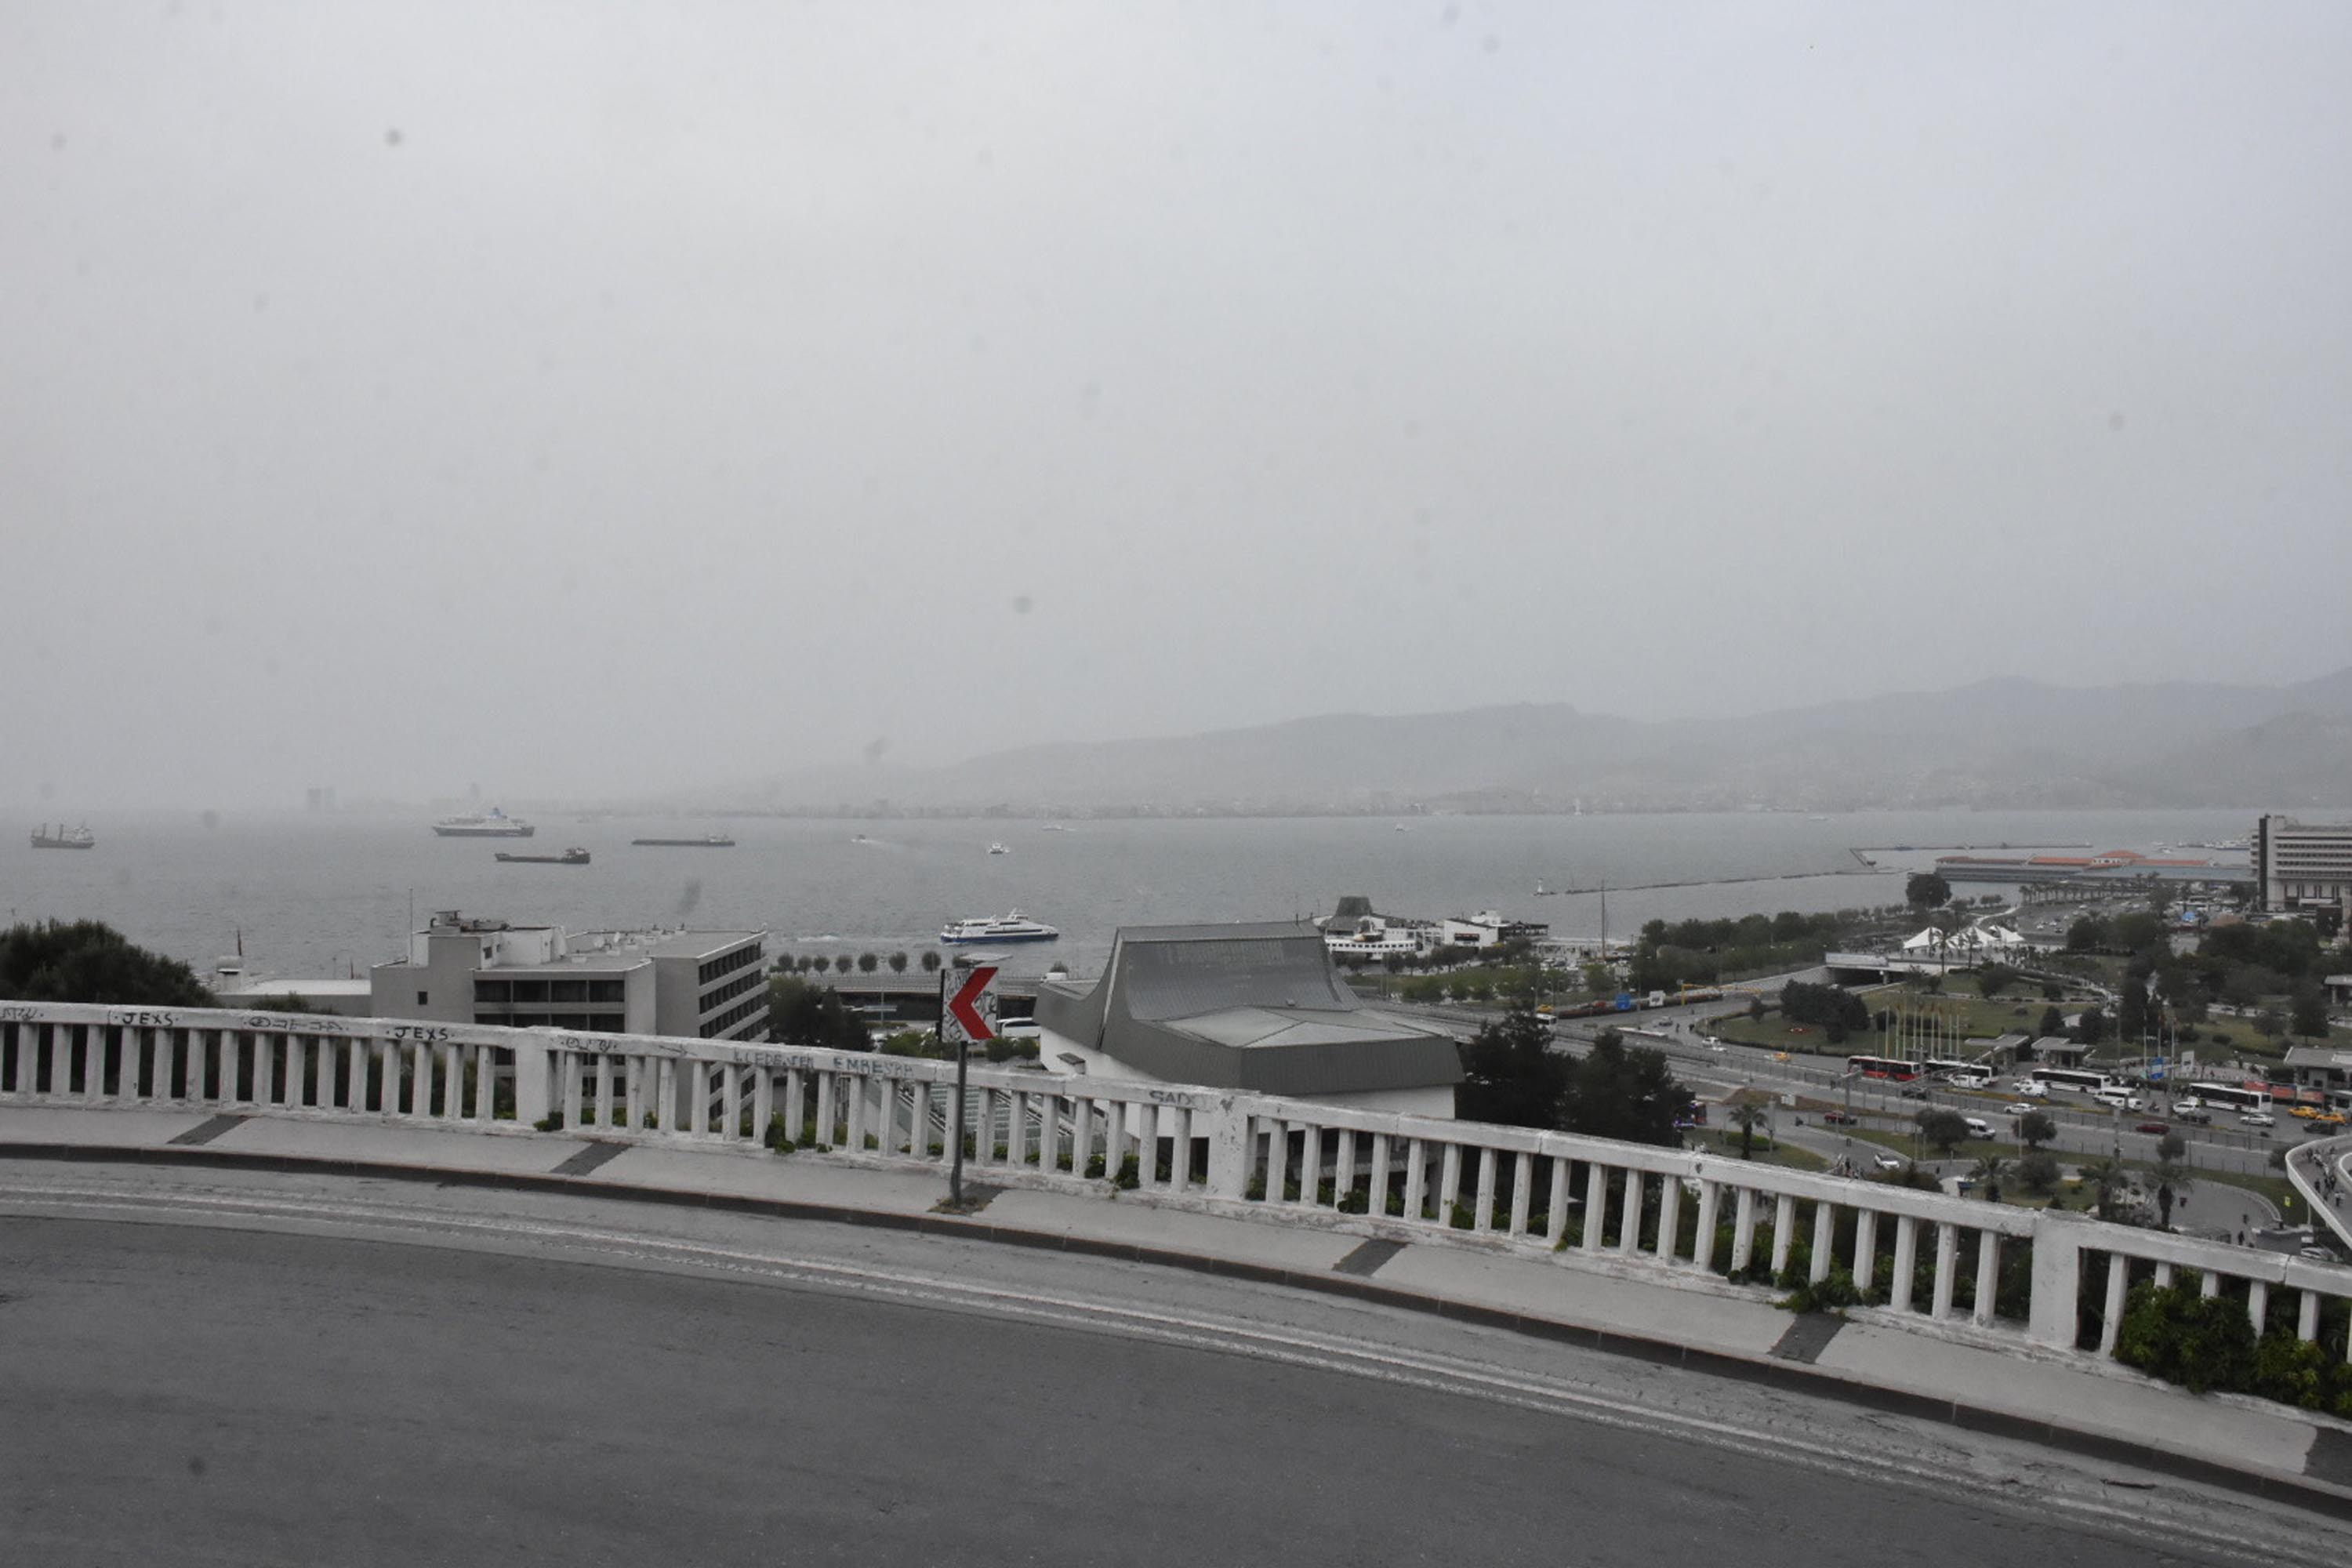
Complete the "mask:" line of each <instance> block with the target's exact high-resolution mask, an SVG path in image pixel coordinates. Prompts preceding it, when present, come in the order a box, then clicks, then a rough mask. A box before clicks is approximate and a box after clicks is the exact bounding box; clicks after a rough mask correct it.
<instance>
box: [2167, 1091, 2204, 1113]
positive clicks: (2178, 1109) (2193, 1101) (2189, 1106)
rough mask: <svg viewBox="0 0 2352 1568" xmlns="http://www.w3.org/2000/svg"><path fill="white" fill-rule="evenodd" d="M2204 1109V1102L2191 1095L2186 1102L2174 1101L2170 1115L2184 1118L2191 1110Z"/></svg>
mask: <svg viewBox="0 0 2352 1568" xmlns="http://www.w3.org/2000/svg"><path fill="white" fill-rule="evenodd" d="M2204 1109H2205V1102H2204V1101H2203V1100H2200V1099H2198V1098H2197V1097H2196V1096H2195V1095H2193V1094H2192V1095H2190V1096H2189V1098H2188V1099H2186V1100H2174V1101H2173V1102H2172V1114H2173V1115H2175V1116H2186V1115H2188V1114H2189V1112H2190V1111H2192V1110H2204Z"/></svg>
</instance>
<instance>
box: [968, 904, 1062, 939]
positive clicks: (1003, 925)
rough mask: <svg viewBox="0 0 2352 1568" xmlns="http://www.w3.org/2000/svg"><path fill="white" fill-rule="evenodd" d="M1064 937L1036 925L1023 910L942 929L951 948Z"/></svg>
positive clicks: (1043, 924)
mask: <svg viewBox="0 0 2352 1568" xmlns="http://www.w3.org/2000/svg"><path fill="white" fill-rule="evenodd" d="M1061 936H1062V933H1061V932H1060V931H1055V929H1054V928H1053V927H1052V926H1049V925H1046V924H1045V923H1044V922H1043V921H1033V920H1031V919H1029V918H1028V917H1027V916H1026V915H1024V914H1023V913H1022V912H1021V911H1020V910H1013V912H1012V913H1010V914H1003V915H983V916H982V917H980V918H978V919H976V920H962V921H949V922H948V923H947V924H946V925H944V926H941V927H940V941H941V942H946V943H948V944H950V946H952V945H954V944H956V943H959V942H1058V941H1060V940H1061Z"/></svg>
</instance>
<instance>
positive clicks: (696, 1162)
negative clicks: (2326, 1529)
mask: <svg viewBox="0 0 2352 1568" xmlns="http://www.w3.org/2000/svg"><path fill="white" fill-rule="evenodd" d="M39 1158H74V1159H90V1160H106V1159H121V1160H138V1161H186V1162H201V1163H223V1164H255V1165H263V1166H267V1165H268V1164H272V1163H280V1164H284V1165H287V1166H294V1167H300V1168H306V1169H336V1168H341V1169H345V1170H350V1171H352V1172H354V1173H357V1172H365V1173H369V1174H373V1175H385V1174H395V1175H411V1176H416V1177H429V1178H431V1179H435V1180H452V1179H455V1180H462V1181H467V1182H469V1183H480V1184H511V1185H527V1186H530V1187H535V1188H545V1189H559V1190H560V1189H566V1188H571V1189H576V1190H580V1191H584V1192H591V1193H594V1194H598V1195H601V1196H610V1197H636V1198H640V1199H652V1200H661V1201H669V1202H687V1203H712V1202H716V1203H724V1204H729V1205H741V1206H744V1207H747V1208H755V1209H771V1210H772V1211H773V1212H776V1213H779V1214H782V1215H793V1216H795V1217H803V1218H814V1219H825V1220H837V1221H844V1222H847V1223H856V1224H883V1225H892V1226H903V1227H910V1228H921V1229H925V1230H935V1231H939V1232H941V1233H948V1234H957V1235H964V1236H970V1237H976V1238H981V1239H993V1240H1001V1241H1006V1242H1013V1243H1018V1244H1021V1245H1025V1246H1032V1247H1037V1246H1043V1247H1055V1248H1059V1249H1064V1250H1070V1251H1080V1252H1091V1253H1098V1254H1102V1255H1105V1256H1114V1257H1122V1258H1140V1259H1143V1260H1146V1261H1152V1262H1160V1263H1166V1264H1171V1265H1174V1266H1178V1267H1183V1268H1194V1269H1202V1270H1206V1271H1209V1272H1213V1273H1214V1272H1230V1273H1235V1274H1245V1275H1248V1276H1250V1277H1252V1278H1255V1279H1265V1280H1273V1281H1276V1282H1279V1283H1283V1284H1286V1285H1293V1286H1298V1287H1302V1288H1306V1289H1317V1290H1323V1291H1331V1292H1337V1293H1341V1294H1347V1295H1353V1296H1358V1297H1361V1298H1364V1299H1368V1300H1379V1301H1381V1302H1384V1303H1387V1304H1390V1305H1394V1306H1402V1307H1408V1308H1412V1309H1417V1310H1427V1311H1433V1312H1438V1313H1441V1314H1444V1315H1449V1316H1458V1317H1464V1318H1467V1319H1475V1320H1476V1321H1483V1322H1486V1323H1489V1324H1493V1325H1496V1326H1504V1327H1509V1328H1514V1329H1517V1330H1520V1331H1527V1332H1532V1333H1538V1334H1542V1335H1546V1336H1549V1337H1554V1338H1562V1337H1565V1338H1569V1339H1572V1340H1574V1341H1576V1342H1580V1343H1583V1344H1588V1345H1594V1346H1598V1347H1600V1348H1603V1349H1612V1350H1618V1351H1622V1352H1627V1353H1631V1354H1636V1355H1641V1356H1644V1357H1647V1358H1650V1359H1654V1360H1657V1359H1664V1360H1668V1361H1674V1362H1680V1363H1685V1364H1690V1365H1694V1366H1698V1367H1704V1368H1706V1369H1709V1370H1713V1371H1717V1372H1720V1373H1726V1374H1727V1375H1732V1376H1738V1377H1743V1378H1747V1379H1750V1380H1762V1381H1767V1382H1773V1383H1778V1384H1783V1385H1787V1386H1791V1387H1801V1388H1803V1389H1805V1390H1806V1391H1808V1392H1810V1393H1813V1394H1824V1395H1829V1396H1832V1397H1842V1398H1847V1399H1851V1400H1853V1401H1855V1402H1857V1403H1860V1404H1863V1405H1870V1406H1874V1407H1877V1408H1882V1409H1895V1410H1899V1411H1902V1412H1904V1413H1906V1414H1909V1415H1925V1416H1929V1417H1934V1418H1938V1419H1944V1420H1951V1421H1956V1422H1960V1423H1962V1424H1965V1425H1968V1426H1975V1427H1979V1428H1985V1429H1995V1430H2000V1429H2006V1430H2008V1431H2009V1432H2011V1434H2012V1435H2015V1436H2028V1437H2033V1438H2038V1439H2041V1440H2044V1441H2050V1442H2053V1443H2057V1444H2060V1445H2062V1446H2063V1447H2069V1448H2072V1449H2074V1450H2076V1451H2089V1452H2093V1453H2106V1454H2111V1455H2113V1456H2114V1457H2115V1458H2117V1459H2119V1460H2125V1461H2127V1462H2131V1463H2134V1464H2138V1465H2143V1466H2150V1467H2153V1468H2159V1469H2166V1470H2169V1471H2172V1472H2174V1473H2179V1474H2183V1475H2188V1476H2192V1477H2195V1478H2197V1479H2205V1480H2209V1481H2215V1482H2220V1483H2221V1484H2227V1485H2231V1486H2233V1487H2237V1488H2240V1489H2248V1488H2251V1489H2258V1490H2263V1491H2265V1492H2274V1493H2275V1494H2276V1495H2279V1496H2282V1497H2290V1498H2293V1499H2294V1500H2297V1501H2300V1502H2304V1503H2306V1504H2310V1505H2313V1506H2318V1507H2322V1508H2325V1509H2326V1510H2327V1511H2329V1512H2331V1513H2336V1514H2339V1515H2341V1516H2344V1517H2352V1423H2345V1422H2338V1421H2331V1420H2329V1419H2328V1418H2326V1417H2320V1416H2310V1415H2303V1414H2301V1413H2298V1412H2294V1411H2291V1410H2287V1409H2284V1407H2280V1406H2275V1405H2266V1404H2261V1403H2258V1402H2255V1401H2252V1400H2245V1399H2239V1398H2235V1397H2231V1396H2209V1397H2198V1396H2193V1395H2190V1394H2185V1393H2183V1392H2181V1391H2179V1390H2178V1389H2173V1388H2169V1387H2167V1386H2164V1385H2161V1384H2156V1383H2154V1382H2152V1381H2150V1380H2147V1379H2145V1378H2142V1377H2140V1376H2139V1375H2138V1374H2137V1373H2132V1372H2129V1371H2128V1370H2126V1369H2124V1368H2120V1367H2116V1366H2114V1365H2112V1364H2108V1363H2097V1362H2095V1361H2093V1360H2091V1359H2090V1358H2087V1357H2083V1356H2077V1355H2071V1354H2058V1353H2052V1352H2042V1351H2040V1350H2038V1349H2036V1348H2034V1347H2031V1346H2029V1345H2027V1344H2026V1343H2025V1342H2023V1340H2022V1338H2021V1336H2000V1337H1999V1338H1997V1339H1996V1340H1994V1341H1992V1342H1987V1341H1986V1340H1985V1339H1983V1338H1980V1337H1979V1336H1976V1335H1973V1334H1971V1333H1969V1332H1968V1331H1942V1330H1940V1329H1939V1327H1938V1326H1936V1325H1931V1324H1927V1323H1926V1322H1925V1321H1918V1320H1915V1321H1916V1322H1917V1323H1918V1326H1916V1327H1911V1328H1906V1327H1898V1326H1895V1323H1894V1322H1893V1321H1891V1319H1890V1318H1889V1317H1888V1315H1887V1314H1886V1313H1885V1310H1883V1309H1864V1310H1859V1311H1856V1312H1854V1313H1853V1314H1852V1315H1851V1316H1850V1317H1848V1318H1846V1319H1844V1320H1838V1319H1800V1318H1796V1317H1792V1316H1791V1315H1790V1314H1789V1313H1788V1312H1786V1311H1783V1310H1780V1309H1779V1308H1777V1307H1775V1306H1772V1305H1771V1304H1770V1303H1769V1301H1766V1300H1762V1299H1761V1298H1760V1295H1759V1293H1758V1292H1755V1291H1753V1290H1749V1289H1742V1288H1739V1287H1735V1286H1732V1285H1729V1284H1728V1283H1727V1282H1724V1281H1721V1280H1719V1279H1715V1278H1713V1277H1712V1276H1703V1275H1697V1274H1691V1273H1685V1274H1683V1275H1682V1276H1681V1278H1680V1280H1679V1282H1678V1283H1675V1284H1667V1283H1664V1282H1662V1281H1661V1279H1660V1276H1659V1273H1658V1270H1657V1268H1656V1266H1655V1265H1654V1264H1647V1263H1638V1262H1633V1261H1620V1260H1616V1259H1613V1258H1598V1259H1594V1258H1582V1257H1576V1258H1568V1257H1555V1256H1552V1255H1529V1254H1526V1253H1521V1252H1516V1251H1506V1250H1503V1249H1501V1248H1500V1247H1481V1246H1477V1245H1475V1244H1462V1245H1448V1244H1444V1243H1398V1242H1395V1241H1386V1240H1370V1239H1368V1238H1367V1237H1366V1236H1365V1235H1364V1234H1363V1232H1362V1230H1361V1228H1360V1227H1358V1226H1349V1228H1341V1223H1340V1222H1339V1221H1337V1219H1336V1216H1326V1215H1316V1216H1311V1217H1310V1216H1307V1215H1291V1216H1289V1217H1288V1222H1287V1223H1270V1222H1268V1221H1266V1220H1261V1219H1256V1218H1253V1217H1244V1216H1235V1215H1223V1214H1216V1213H1205V1212H1187V1211H1184V1210H1179V1209H1171V1208H1168V1207H1163V1206H1160V1205H1148V1204H1144V1203H1139V1202H1135V1201H1132V1200H1128V1201H1120V1200H1115V1199H1104V1198H1101V1197H1096V1196H1090V1195H1084V1194H1070V1193H1060V1192H1044V1191H1036V1190H1031V1189H1026V1188H1011V1189H1004V1190H999V1191H995V1192H993V1193H992V1194H989V1196H988V1201H987V1203H986V1205H985V1206H984V1208H983V1209H982V1211H981V1212H979V1213H978V1214H976V1215H971V1216H970V1217H957V1216H951V1215H941V1214H940V1213H938V1212H936V1211H937V1206H938V1205H940V1202H941V1201H942V1199H943V1198H944V1197H945V1196H946V1184H945V1181H944V1180H943V1179H942V1178H941V1177H939V1176H936V1175H933V1174H930V1173H923V1172H910V1171H903V1170H890V1169H877V1168H872V1167H866V1166H862V1165H860V1164H858V1163H855V1162H854V1161H852V1160H848V1159H843V1158H839V1157H820V1156H816V1155H812V1154H807V1153H803V1154H796V1155H793V1156H792V1157H791V1158H786V1159H780V1158H777V1157H775V1156H773V1155H771V1154H768V1153H766V1152H764V1151H748V1150H747V1151H732V1150H723V1149H711V1150H708V1151H704V1150H696V1149H686V1148H646V1147H638V1146H635V1145H625V1144H618V1143H607V1142H595V1141H593V1140H589V1139H583V1138H579V1137H574V1136H570V1135H567V1134H563V1133H533V1132H528V1131H518V1132H511V1133H500V1134H477V1133H463V1132H445V1131H434V1130H430V1129H425V1128H407V1127H400V1126H396V1125H389V1124H376V1125H369V1124H358V1125H354V1124H347V1123H341V1122H326V1121H302V1120H295V1119H288V1118H272V1117H260V1116H236V1115H213V1114H209V1113H205V1112H201V1111H189V1112H184V1113H174V1112H167V1111H140V1110H68V1109H51V1108H47V1107H17V1106H11V1107H0V1159H39ZM985 1174H986V1173H984V1172H983V1173H982V1178H983V1179H984V1177H985ZM1318 1222H1321V1223H1318Z"/></svg>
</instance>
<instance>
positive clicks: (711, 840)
mask: <svg viewBox="0 0 2352 1568" xmlns="http://www.w3.org/2000/svg"><path fill="white" fill-rule="evenodd" d="M629 842H630V843H632V844H644V845H648V846H650V847H654V848H656V849H732V848H734V847H735V840H733V839H732V838H730V837H727V835H725V834H724V833H706V834H704V835H703V836H702V837H699V838H632V839H630V840H629Z"/></svg>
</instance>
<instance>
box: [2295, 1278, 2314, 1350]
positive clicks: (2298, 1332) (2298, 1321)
mask: <svg viewBox="0 0 2352 1568" xmlns="http://www.w3.org/2000/svg"><path fill="white" fill-rule="evenodd" d="M2295 1294H2296V1295H2297V1296H2298V1297H2299V1298H2301V1299H2300V1300H2298V1301H2297V1302H2296V1303H2295V1319H2294V1332H2295V1337H2296V1338H2297V1339H2304V1340H2315V1339H2317V1338H2318V1337H2319V1292H2318V1291H2316V1290H2298V1291H2296V1292H2295Z"/></svg>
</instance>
